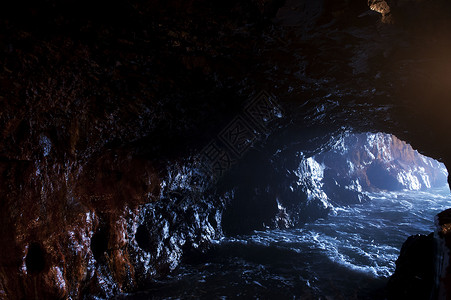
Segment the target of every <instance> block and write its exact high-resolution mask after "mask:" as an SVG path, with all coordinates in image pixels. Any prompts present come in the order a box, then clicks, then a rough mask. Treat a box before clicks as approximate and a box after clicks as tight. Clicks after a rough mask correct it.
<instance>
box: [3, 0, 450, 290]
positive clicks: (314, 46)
mask: <svg viewBox="0 0 451 300" xmlns="http://www.w3.org/2000/svg"><path fill="white" fill-rule="evenodd" d="M301 2H302V3H301ZM407 2H409V1H396V2H393V3H395V4H396V5H395V4H393V3H391V2H389V1H387V2H386V3H387V4H388V5H389V6H390V11H391V14H392V15H393V17H394V23H395V24H394V25H383V24H382V23H381V22H380V16H379V15H377V14H376V13H371V12H369V8H368V6H367V5H366V3H362V2H361V1H359V2H358V1H344V2H340V3H335V2H332V1H320V2H319V4H315V5H313V4H312V5H311V4H308V5H303V4H304V2H303V1H299V2H296V1H285V2H283V1H250V0H249V1H244V0H243V1H232V2H224V1H220V3H215V4H211V3H207V2H206V1H189V2H186V3H185V2H183V3H182V2H181V1H169V2H164V3H163V2H160V1H149V2H142V1H131V2H129V1H128V2H122V3H119V4H116V3H109V2H108V3H107V2H105V1H100V2H96V3H95V4H94V3H90V2H87V1H77V2H74V1H70V0H68V1H60V2H57V1H51V0H43V1H17V2H14V3H13V2H8V3H2V4H1V9H0V54H1V55H0V65H1V67H0V105H1V109H0V128H1V132H0V145H1V146H0V170H1V172H0V174H1V180H0V191H1V195H0V220H1V226H0V228H1V235H0V245H1V247H2V255H1V256H0V296H1V297H3V298H7V299H23V298H42V299H46V298H67V297H71V298H73V299H75V298H83V297H85V296H87V295H92V296H99V297H110V296H112V295H114V294H117V293H120V292H125V291H131V290H134V289H136V288H138V287H139V286H140V285H141V284H143V283H144V282H145V281H146V280H147V279H148V278H151V277H154V276H158V275H161V274H164V273H167V272H169V271H171V270H173V269H174V268H175V267H176V265H177V262H178V261H179V260H180V258H181V256H182V254H183V253H184V251H191V250H192V249H195V251H202V249H203V248H204V247H208V242H209V240H211V239H212V238H215V237H217V236H219V235H221V234H222V228H221V226H222V221H221V212H222V210H223V208H224V207H225V206H227V203H230V201H231V199H233V197H238V198H242V199H244V198H247V199H250V200H249V202H246V203H244V202H243V205H245V206H246V205H247V206H252V207H260V206H258V205H257V202H258V203H262V202H260V201H259V197H272V195H271V193H268V191H267V190H266V189H267V184H266V183H267V182H268V180H271V176H276V175H278V174H279V173H277V172H275V173H271V172H270V173H268V174H266V175H262V176H263V177H265V176H266V177H265V178H263V179H262V180H260V178H259V177H255V182H256V184H255V185H254V186H252V189H251V188H250V187H248V188H246V187H233V186H232V187H230V185H227V182H228V179H227V178H223V179H222V180H223V182H222V183H220V184H219V188H218V190H216V187H211V186H210V185H209V182H207V181H208V176H205V174H203V173H202V172H201V171H200V169H201V168H200V165H196V163H194V162H193V161H194V160H189V159H188V158H190V157H193V156H194V155H195V154H196V153H198V152H199V151H200V150H199V149H202V147H204V146H205V144H207V143H208V142H209V141H210V140H211V139H212V138H213V137H215V136H216V135H217V134H218V132H220V130H221V129H223V128H224V126H226V125H227V124H228V122H229V121H230V120H232V119H233V117H235V116H236V115H237V114H238V113H239V112H240V111H241V110H242V105H243V104H244V103H245V101H247V99H248V98H250V97H251V96H253V95H255V94H257V93H258V92H260V91H261V90H262V89H263V88H264V89H267V90H269V91H270V92H272V93H273V94H275V95H276V96H277V99H278V101H279V102H280V104H281V105H282V106H283V107H284V111H285V112H286V113H285V119H284V120H285V121H284V123H283V124H282V125H280V126H281V127H280V128H274V129H272V130H271V131H270V132H269V133H268V135H270V137H268V138H267V139H263V140H262V141H261V142H260V144H256V145H255V149H256V150H255V151H256V152H259V151H260V150H259V148H258V147H261V148H260V149H266V150H261V151H268V152H272V153H274V152H275V151H276V150H277V149H279V148H280V146H281V145H291V146H296V145H298V146H299V147H297V148H301V149H303V150H304V153H306V156H307V157H308V156H312V155H314V154H315V153H318V152H320V150H321V147H322V146H324V145H325V144H326V143H327V141H328V140H329V139H328V138H329V136H330V135H336V134H339V132H342V131H343V126H345V127H348V128H349V127H352V129H353V130H355V131H357V132H358V131H384V132H391V133H393V134H395V135H397V136H398V137H400V138H402V139H403V140H406V141H408V142H409V143H411V144H412V145H413V146H414V147H415V148H416V149H420V150H421V151H423V152H424V153H426V154H428V155H429V156H432V157H434V158H438V159H441V160H442V161H444V162H445V163H448V164H449V162H450V161H451V158H450V157H449V153H451V152H450V149H451V145H450V144H449V142H448V140H447V139H444V137H446V136H447V134H448V128H449V126H448V125H449V118H448V116H449V106H448V105H447V103H448V102H447V99H448V98H447V96H448V95H449V86H450V85H449V84H448V82H447V80H448V79H449V76H448V75H449V70H448V69H447V66H448V65H449V63H450V61H449V57H448V53H449V49H451V47H450V45H451V43H450V41H449V38H448V37H447V33H448V31H447V28H448V27H447V25H449V21H448V19H447V18H446V17H447V16H448V14H449V10H447V9H448V6H447V5H446V4H444V3H443V1H433V2H434V3H433V4H431V5H429V4H427V3H426V4H424V3H422V2H421V1H419V2H418V3H420V2H421V3H420V4H418V5H414V6H410V5H408V3H407ZM410 2H415V1H410ZM406 3H407V4H406ZM415 3H416V2H415ZM428 3H429V2H428ZM405 6H409V7H410V8H411V9H410V10H408V11H406V13H405V14H399V17H396V12H397V11H398V12H401V11H404V10H403V9H399V10H397V9H396V7H405ZM418 7H419V8H421V7H426V8H427V10H421V9H418ZM419 11H420V12H421V13H418V12H419ZM362 14H363V15H362ZM431 16H433V17H431ZM413 20H421V21H422V22H423V23H422V24H424V26H411V25H412V24H415V22H414V21H413ZM368 116H371V117H370V118H369V117H368ZM418 120H423V121H424V122H423V123H420V122H418ZM294 133H295V134H294ZM294 135H297V136H298V138H295V139H293V138H292V137H293V136H294ZM259 145H260V146H259ZM292 148H293V149H294V148H296V147H292ZM256 152H251V153H250V154H249V155H248V157H247V158H243V160H244V162H243V164H239V165H237V167H236V169H235V171H233V170H232V171H231V172H230V174H231V175H228V176H233V175H237V174H240V172H239V170H243V168H244V167H243V166H246V162H245V161H246V160H250V158H249V157H250V156H251V155H252V154H255V153H256ZM263 156H264V157H268V155H263ZM255 157H256V158H258V157H259V156H255ZM265 163H268V164H270V162H268V161H266V162H265ZM286 163H287V165H289V164H292V163H293V162H292V161H288V162H286ZM263 170H265V169H264V168H263ZM266 170H267V169H266ZM251 176H255V173H253V172H251ZM295 177H296V176H295V175H294V174H290V175H289V178H288V179H287V182H288V181H292V180H295ZM257 181H258V182H257ZM254 187H255V188H254ZM275 188H279V187H275ZM280 188H281V189H280V191H281V192H280V193H282V194H283V193H285V194H286V195H287V196H286V197H285V198H286V199H292V201H293V203H294V202H296V203H297V204H296V205H297V206H296V207H299V199H301V203H303V204H302V205H301V206H303V209H301V210H299V214H298V215H297V217H296V218H297V219H296V218H295V221H294V222H302V221H303V220H308V219H314V218H317V217H319V216H320V215H321V213H323V212H321V213H319V214H318V213H317V212H318V209H317V208H316V207H312V206H311V205H310V204H308V202H306V201H304V198H303V195H302V194H301V193H300V192H299V191H296V190H294V191H292V190H290V189H289V185H284V186H282V187H280ZM274 191H275V189H274ZM268 194H269V195H270V196H268ZM274 196H275V197H272V198H271V199H272V200H271V201H272V202H271V205H270V206H269V209H266V208H264V207H261V212H256V213H257V214H260V215H261V218H260V220H261V219H263V220H267V222H271V221H272V218H273V217H274V214H276V215H279V216H280V218H279V221H277V223H278V224H279V226H286V225H287V224H288V223H286V222H288V221H287V220H286V218H285V217H284V211H283V209H279V208H278V206H277V202H274V201H275V199H276V198H277V197H278V195H274ZM280 197H281V198H283V197H282V196H280ZM274 203H275V204H276V206H274ZM284 205H285V206H286V207H289V206H290V200H287V201H286V203H285V204H284ZM315 205H317V204H315ZM274 207H275V209H274ZM243 211H244V210H243ZM268 211H269V212H270V213H268ZM248 219H249V220H248V222H252V220H251V219H250V218H248ZM232 223H233V222H232ZM226 224H227V222H226ZM229 224H230V223H229ZM253 225H254V224H250V226H253ZM246 226H247V225H246ZM233 227H237V228H241V227H245V226H241V225H239V224H238V226H237V225H236V224H232V225H231V227H230V228H232V229H230V228H229V229H230V230H231V231H233ZM248 227H249V226H248ZM190 249H191V250H190ZM196 249H198V250H196Z"/></svg>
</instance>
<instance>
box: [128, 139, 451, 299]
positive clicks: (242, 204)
mask: <svg viewBox="0 0 451 300" xmlns="http://www.w3.org/2000/svg"><path fill="white" fill-rule="evenodd" d="M282 140H283V139H282ZM315 141H316V142H315V147H313V148H312V147H310V146H308V144H309V141H307V142H305V141H304V142H303V143H297V142H292V143H291V145H289V146H286V144H283V143H282V144H283V147H281V146H280V145H281V140H280V139H275V142H273V146H271V143H272V142H271V141H268V142H267V143H266V144H265V146H264V147H261V148H258V147H256V149H254V150H251V151H250V152H249V154H248V155H246V156H243V158H242V161H240V163H239V164H237V166H236V167H235V168H234V169H232V170H230V172H229V174H227V175H226V176H225V177H224V178H223V179H222V181H220V182H219V183H218V186H221V187H222V188H225V189H228V190H230V191H231V196H230V199H229V201H228V203H227V205H226V206H225V208H224V211H223V214H222V219H221V222H220V226H222V229H223V231H224V235H222V236H221V237H219V238H218V239H217V240H216V241H215V242H214V243H213V246H211V247H210V248H209V249H208V250H202V251H203V252H202V255H193V256H191V257H190V256H187V255H185V259H184V261H183V263H182V265H181V266H180V268H179V269H178V270H177V271H176V275H175V276H171V277H170V278H168V279H165V280H166V281H165V280H163V281H159V282H158V284H156V287H155V286H152V289H153V293H152V295H153V296H156V297H159V296H162V297H163V296H164V297H167V296H171V295H180V294H186V295H187V294H192V293H194V294H196V290H202V291H205V293H207V294H208V295H229V296H237V295H238V296H243V297H246V296H255V295H259V296H261V297H267V298H271V297H276V296H281V295H282V296H287V297H288V296H290V297H291V296H292V295H296V296H299V297H300V298H301V299H303V298H308V297H333V298H340V297H341V298H345V299H349V298H357V299H383V298H385V297H386V293H387V289H386V286H387V283H388V280H389V277H390V276H391V275H392V274H393V272H394V271H395V268H396V260H397V258H398V256H399V254H400V249H401V247H402V245H403V243H404V242H405V241H406V239H407V238H408V237H409V236H411V235H415V234H423V235H424V236H421V238H420V244H421V243H422V241H423V240H424V241H426V242H425V243H426V246H425V247H426V248H427V249H429V248H430V247H429V246H430V244H431V243H432V240H431V237H430V235H429V234H430V233H431V232H432V231H434V223H433V220H434V216H435V215H436V214H437V213H439V212H440V211H442V210H444V209H445V208H447V206H448V205H449V204H450V203H451V196H450V193H449V186H448V183H447V176H448V171H447V170H446V167H445V165H444V164H443V163H440V162H438V161H436V160H434V159H432V158H429V157H426V156H423V155H422V154H420V153H419V152H418V151H417V150H415V149H413V148H412V147H411V146H410V145H409V144H408V143H406V142H404V141H402V140H400V139H398V138H397V137H396V136H394V135H392V134H387V133H380V132H379V133H371V132H363V133H362V132H352V131H341V132H338V133H333V134H331V135H328V136H326V137H325V138H324V139H321V140H320V141H321V142H320V143H318V142H317V141H318V139H317V138H316V137H315ZM306 145H307V146H306ZM271 147H272V148H271ZM268 148H269V150H268ZM207 219H208V221H209V223H211V225H212V226H214V225H215V222H213V221H212V220H210V219H211V218H207ZM138 231H139V232H138ZM138 231H137V237H136V238H137V241H138V238H139V237H138V235H141V234H142V232H141V231H142V230H138ZM428 235H429V237H428ZM143 241H144V242H145V240H143ZM143 241H141V242H140V244H143ZM412 244H416V241H414V242H413V243H412ZM417 244H418V243H417ZM428 247H429V248H428ZM417 250H418V249H417ZM420 250H421V248H420ZM421 251H422V250H421ZM421 251H420V253H423V252H421ZM414 256H415V255H413V257H414ZM431 264H432V263H431ZM431 264H429V265H426V266H423V267H424V269H426V271H424V270H423V269H421V270H413V271H412V272H411V273H412V274H417V275H418V274H420V275H421V274H429V273H430V272H429V271H430V268H431ZM415 272H416V273H415ZM428 272H429V273H428ZM429 279H430V278H429ZM429 279H427V280H429ZM425 280H426V279H425ZM427 280H426V281H427ZM174 281H175V282H177V284H178V285H180V286H183V289H171V288H169V286H172V285H173V284H175V283H174ZM187 282H190V284H189V285H186V283H187ZM431 284H432V283H431V281H427V282H426V283H425V282H419V284H418V285H417V288H418V289H420V290H419V291H418V293H429V291H430V290H431V289H432V288H433V287H432V285H431ZM418 289H417V290H418ZM428 289H429V290H428ZM417 290H415V289H412V291H414V293H416V292H417ZM425 290H426V292H425Z"/></svg>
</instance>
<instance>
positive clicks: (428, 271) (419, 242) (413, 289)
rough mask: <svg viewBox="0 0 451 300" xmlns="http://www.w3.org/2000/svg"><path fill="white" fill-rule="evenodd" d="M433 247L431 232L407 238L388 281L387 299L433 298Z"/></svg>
mask: <svg viewBox="0 0 451 300" xmlns="http://www.w3.org/2000/svg"><path fill="white" fill-rule="evenodd" d="M435 248H436V247H435V240H434V234H433V233H431V234H430V235H428V236H425V235H415V236H411V237H409V238H408V239H407V241H406V242H405V243H404V244H403V245H402V248H401V253H400V255H399V258H398V259H397V260H396V271H395V273H394V274H393V275H392V276H391V277H390V281H389V283H388V287H387V290H388V291H387V293H388V299H434V297H433V293H434V289H435V277H434V273H435V253H436V249H435Z"/></svg>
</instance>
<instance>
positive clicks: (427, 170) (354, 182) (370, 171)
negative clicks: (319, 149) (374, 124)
mask: <svg viewBox="0 0 451 300" xmlns="http://www.w3.org/2000/svg"><path fill="white" fill-rule="evenodd" d="M303 164H304V165H305V166H304V168H306V167H307V168H308V167H310V168H311V169H318V168H320V169H321V174H318V176H320V177H322V178H323V182H324V181H325V184H326V185H329V184H331V185H335V186H336V187H337V188H339V187H340V186H341V187H344V188H346V189H350V190H356V191H359V192H361V191H378V190H401V189H407V190H421V189H429V188H432V187H442V186H445V185H446V184H447V176H448V172H447V170H446V167H445V165H443V164H442V163H439V162H437V161H435V160H434V159H431V158H429V157H426V156H423V155H421V154H420V153H418V151H416V150H414V149H413V148H412V147H411V146H410V145H409V144H407V143H405V142H403V141H401V140H399V139H398V138H397V137H395V136H393V135H389V134H383V133H376V134H373V133H366V134H351V135H348V136H345V137H343V138H341V139H339V140H336V141H334V144H333V145H332V146H331V149H330V150H326V151H324V152H323V153H319V154H316V155H315V156H313V157H312V158H311V159H310V160H306V161H305V162H303ZM313 164H315V166H314V165H313ZM300 173H301V174H302V173H303V172H300ZM305 179H306V180H307V179H308V178H305ZM326 188H328V189H332V188H333V187H332V186H330V187H327V186H326Z"/></svg>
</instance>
